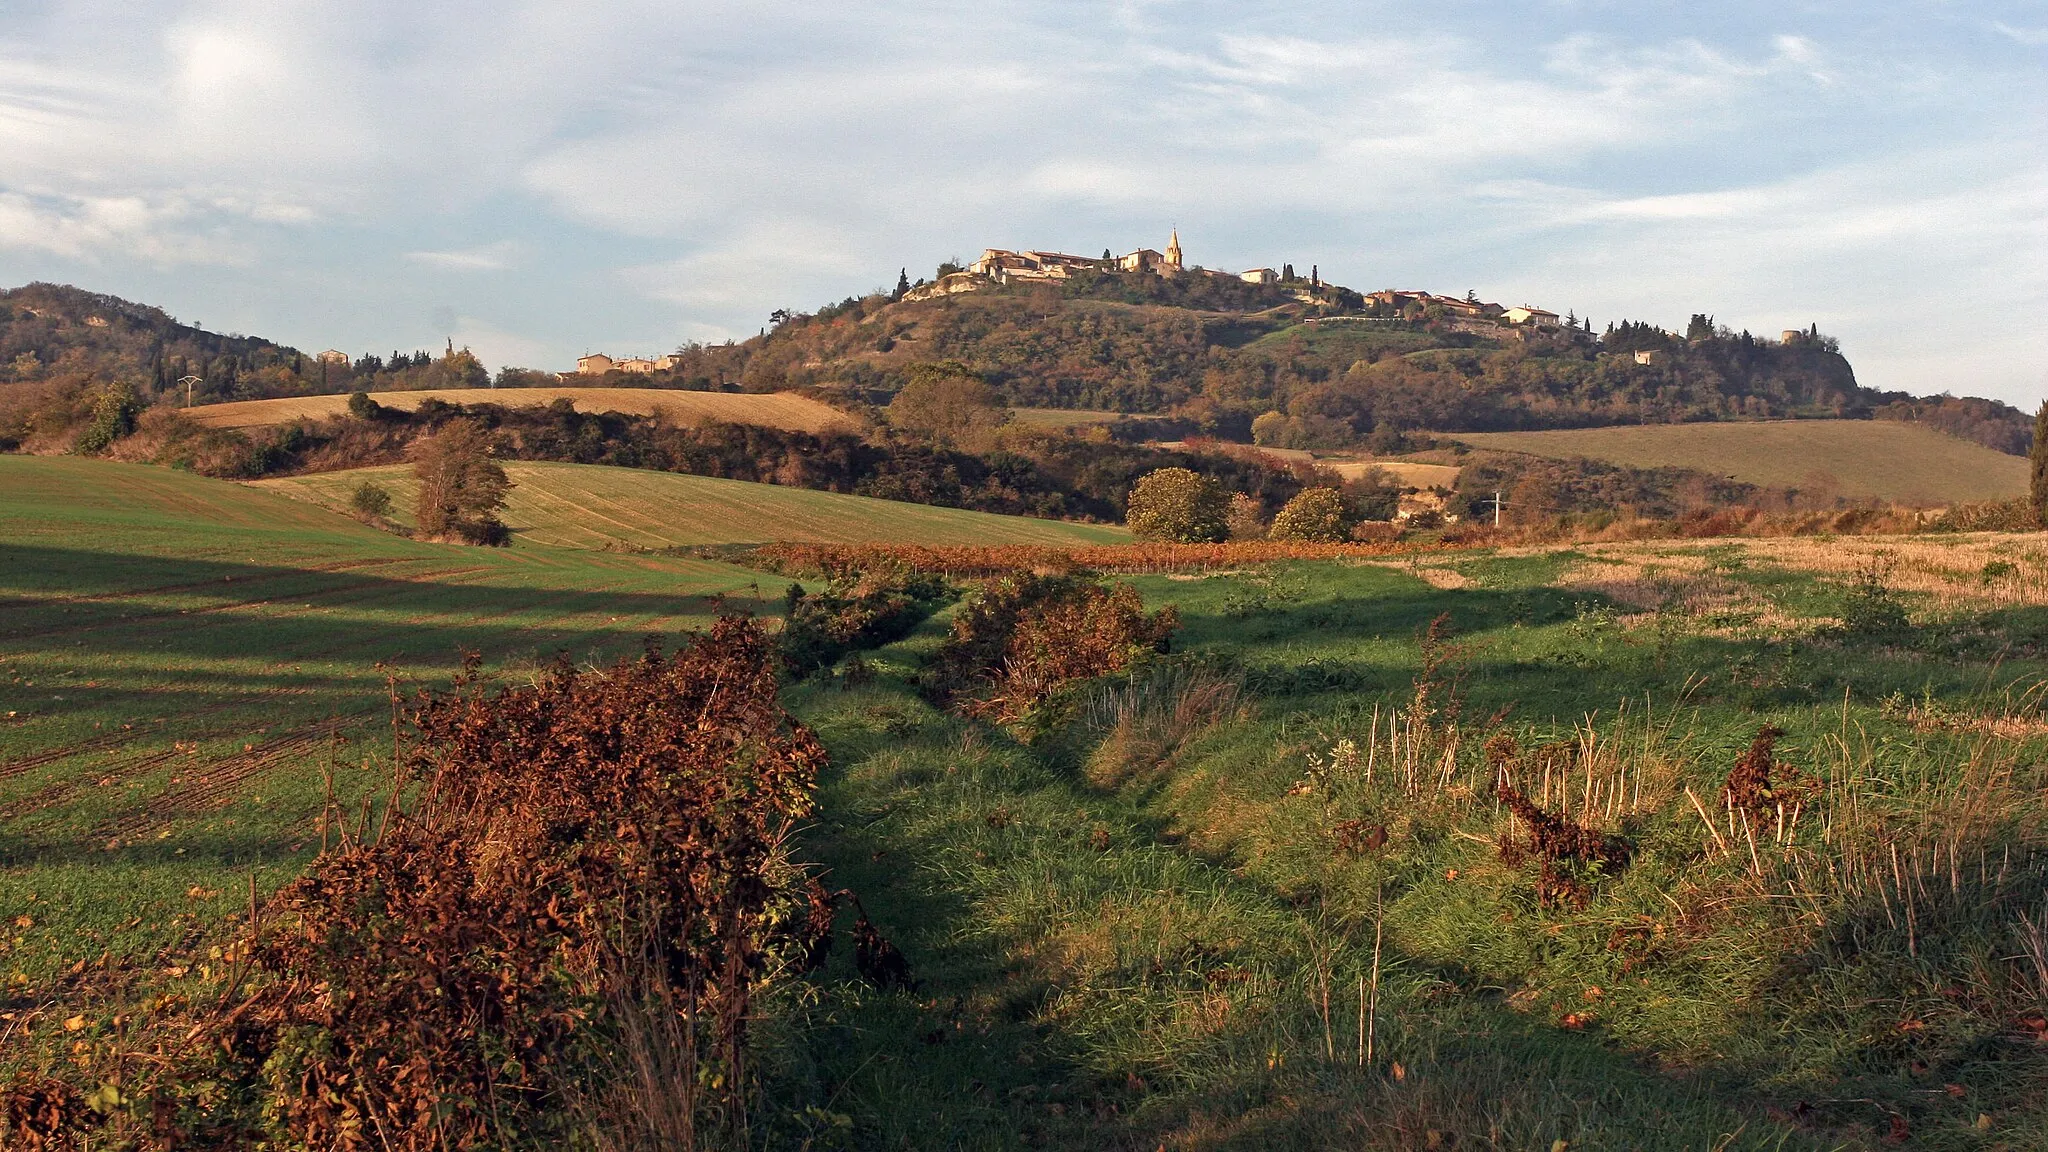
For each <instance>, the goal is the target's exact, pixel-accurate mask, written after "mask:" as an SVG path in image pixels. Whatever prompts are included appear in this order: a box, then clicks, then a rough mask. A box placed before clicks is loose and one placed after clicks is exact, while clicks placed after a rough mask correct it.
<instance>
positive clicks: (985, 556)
mask: <svg viewBox="0 0 2048 1152" xmlns="http://www.w3.org/2000/svg"><path fill="white" fill-rule="evenodd" d="M1488 542H1489V543H1490V542H1491V541H1488ZM1462 546H1463V547H1472V546H1474V545H1473V544H1465V545H1462ZM1458 547H1460V545H1457V544H1450V543H1439V542H1434V541H1408V542H1402V541H1398V540H1386V541H1377V542H1371V543H1359V542H1352V543H1328V544H1317V543H1308V542H1304V541H1289V540H1238V541H1232V542H1230V543H1227V544H1089V545H1081V546H1076V547H1068V548H1061V547H1052V546H1046V545H1023V544H1019V545H995V546H989V547H952V548H928V547H924V546H921V545H915V544H768V545H764V546H762V547H760V548H757V549H754V550H753V551H752V552H751V553H749V554H748V555H747V557H746V559H745V561H744V562H745V563H748V564H751V565H754V566H756V567H762V568H766V569H768V570H769V571H771V572H780V573H784V574H787V575H807V574H810V573H823V574H826V575H835V574H841V573H857V572H861V571H865V570H869V569H873V568H877V567H893V566H904V567H909V568H914V569H916V570H918V571H920V572H938V573H943V574H945V575H949V576H967V577H973V576H1005V575H1010V574H1012V573H1024V572H1030V573H1038V574H1041V575H1046V574H1059V573H1067V572H1074V571H1078V570H1081V569H1089V570H1093V571H1097V572H1182V571H1190V570H1205V569H1216V568H1237V567H1242V566H1245V565H1250V564H1269V563H1273V562H1276V561H1284V560H1347V559H1356V560H1370V559H1377V558H1379V557H1383V556H1399V555H1407V554H1410V553H1423V552H1441V551H1449V550H1455V549H1456V548H1458Z"/></svg>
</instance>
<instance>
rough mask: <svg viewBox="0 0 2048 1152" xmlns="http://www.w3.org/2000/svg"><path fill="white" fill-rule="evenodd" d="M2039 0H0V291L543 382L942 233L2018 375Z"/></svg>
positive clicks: (1973, 375)
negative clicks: (1837, 344) (40, 287)
mask: <svg viewBox="0 0 2048 1152" xmlns="http://www.w3.org/2000/svg"><path fill="white" fill-rule="evenodd" d="M2044 79H2048V3H2043V2H2039V0H2036V2H2028V3H2022V2H2018V0H2012V2H2001V0H1986V2H1981V3H1968V4H1965V3H1931V2H1930V3H1898V4H1884V5H1846V4H1803V3H1798V2H1796V0H1792V2H1779V3H1768V4H1766V3H1722V4H1715V5H1700V4H1677V3H1668V4H1667V3H1654V2H1650V3H1643V2H1638V3H1622V2H1612V3H1602V2H1594V0H1586V2H1572V0H1553V2H1545V0H1532V2H1525V3H1519V4H1482V3H1470V2H1468V3H1450V4H1432V5H1421V4H1414V3H1400V4H1384V5H1382V4H1371V3H1356V4H1258V3H1251V2H1246V0H1237V2H1230V3H1223V2H1219V3H1207V2H1199V0H1188V2H1166V0H1134V2H1126V3H1081V2H1045V3H1036V4H1010V3H1002V2H1000V0H995V2H983V3H978V4H972V5H963V4H957V3H936V2H934V3H870V4H865V5H859V6H852V5H822V4H817V3H806V4H783V3H777V2H773V0H768V2H763V0H752V2H748V3H733V4H701V3H696V4H693V3H675V2H659V0H641V2H617V0H582V2H579V3H574V4H571V3H566V2H556V3H544V4H522V3H517V2H513V0H498V2H492V3H455V2H450V3H433V2H418V0H415V2H411V3H404V2H397V0H390V2H382V3H352V2H347V0H331V2H327V3H301V2H296V0H260V2H256V0H237V2H210V3H173V2H158V3H153V4H149V5H137V4H135V3H133V0H8V2H7V3H6V4H4V5H0V284H7V285H12V284H18V283H22V282H25V281H28V280H32V279H48V280H60V281H68V282H71V283H76V284H79V285H81V286H85V287H89V288H93V289H96V290H99V291H106V292H112V293H115V294H118V295H122V296H127V297H130V298H134V299H139V300H144V301H147V302H151V303H156V304H160V305H162V306H164V307H165V308H167V309H168V310H169V311H171V312H172V313H173V314H174V315H177V316H178V317H179V318H181V319H184V320H188V321H195V322H198V323H202V324H204V325H206V326H207V327H209V328H213V329H216V330H221V331H237V332H245V333H250V334H260V335H265V336H269V337H272V338H274V339H278V340H282V341H286V342H288V343H293V344H297V345H299V346H301V347H304V348H309V349H312V348H324V347H328V346H334V347H339V348H343V349H345V350H348V351H351V352H362V351H388V350H390V349H391V348H393V347H403V348H408V349H410V348H415V347H429V346H438V345H439V344H440V343H441V342H442V340H443V338H444V337H449V336H452V337H453V338H454V339H455V340H456V342H457V343H467V344H470V345H472V346H473V347H475V348H476V349H477V350H478V351H479V352H480V353H482V354H483V356H484V358H485V359H486V361H487V362H490V363H492V364H494V365H496V364H504V363H518V364H526V365H531V366H535V367H546V368H556V369H560V368H566V367H569V366H570V365H571V363H572V362H573V360H574V358H575V356H576V355H578V354H579V353H581V352H583V351H585V350H590V349H596V350H606V351H610V352H612V353H613V354H615V355H617V354H628V353H658V352H660V351H664V350H667V349H669V348H673V347H675V346H676V345H677V344H679V343H681V342H683V341H686V340H693V339H699V340H718V339H724V338H727V337H729V336H745V335H749V334H751V333H753V332H754V331H755V330H756V329H757V328H759V327H760V325H761V324H763V323H764V322H765V319H766V317H767V314H768V312H769V311H771V310H772V309H775V308H780V307H790V308H810V307H815V306H816V305H818V304H821V303H824V302H827V301H830V300H836V299H838V298H840V297H843V296H846V295H849V294H855V293H860V292H864V291H868V290H871V289H875V288H878V287H883V286H886V285H888V284H891V283H893V282H894V280H895V275H896V270H897V268H898V267H899V266H904V265H908V266H909V267H910V269H911V275H912V276H913V277H914V276H917V275H919V274H925V275H929V274H930V270H931V268H932V267H933V266H934V265H936V264H937V263H938V262H939V261H940V260H942V259H945V258H947V257H949V256H956V255H957V256H966V257H971V256H973V255H974V254H976V253H977V252H978V251H979V250H980V249H981V248H983V247H988V246H997V247H1036V248H1057V249H1062V250H1067V251H1077V252H1084V253H1098V252H1100V251H1101V250H1102V249H1103V248H1113V249H1116V250H1118V251H1125V250H1128V249H1131V248H1135V247H1138V246H1141V245H1145V246H1153V247H1159V246H1163V243H1164V240H1165V236H1166V231H1167V229H1168V228H1169V227H1171V226H1174V225H1178V227H1179V228H1180V232H1181V239H1182V242H1183V244H1184V245H1185V247H1186V249H1187V254H1188V259H1189V260H1190V261H1193V262H1199V263H1202V264H1205V265H1208V266H1210V267H1222V268H1228V269H1232V270H1236V269H1240V268H1244V267H1250V266H1257V265H1276V266H1277V265H1278V264H1280V263H1282V262H1292V263H1294V264H1295V265H1297V266H1298V267H1301V268H1302V269H1303V270H1306V267H1307V266H1308V265H1310V264H1315V265H1318V266H1319V267H1320V268H1321V270H1322V273H1323V275H1324V276H1325V277H1326V278H1328V279H1332V280H1335V281H1337V282H1339V283H1344V284H1349V285H1351V286H1353V287H1357V288H1361V289H1367V290H1370V289H1374V288H1381V287H1389V286H1393V287H1403V288H1408V287H1424V288H1430V289H1434V290H1437V291H1443V292H1452V293H1460V294H1462V293H1463V292H1464V291H1465V290H1467V289H1475V290H1477V291H1478V292H1479V293H1480V295H1481V296H1482V297H1484V298H1487V299H1494V300H1499V301H1501V302H1503V303H1509V304H1515V303H1524V302H1527V303H1535V304H1540V305H1544V306H1547V307H1550V308H1553V309H1555V310H1557V311H1559V312H1564V311H1566V310H1567V309H1569V310H1573V311H1576V312H1577V313H1579V314H1580V315H1590V316H1592V317H1593V318H1594V320H1595V322H1596V323H1599V324H1604V323H1605V322H1606V321H1609V320H1615V319H1622V318H1630V319H1644V320H1651V321H1655V322H1657V323H1661V324H1663V325H1665V326H1667V327H1677V326H1682V325H1683V324H1684V322H1685V319H1686V317H1687V315H1688V314H1690V313H1692V312H1696V311H1703V312H1711V313H1713V314H1715V315H1716V317H1717V318H1718V319H1720V320H1721V321H1722V322H1724V323H1727V324H1729V325H1731V326H1733V327H1736V328H1748V329H1751V330H1754V331H1757V332H1769V333H1775V332H1777V331H1778V330H1779V329H1781V328H1788V327H1800V326H1804V325H1806V324H1809V323H1818V324H1819V325H1820V326H1821V328H1822V330H1823V331H1826V332H1830V333H1833V334H1835V335H1837V336H1839V337H1840V338H1841V340H1842V343H1843V348H1844V351H1845V352H1847V353H1848V354H1849V356H1850V358H1851V360H1852V361H1853V362H1854V363H1855V365H1856V366H1857V369H1858V373H1859V376H1860V378H1861V379H1862V380H1863V381H1864V382H1865V383H1866V384H1870V385H1873V386H1876V387H1883V388H1899V389H1907V390H1911V391H1916V392H1939V391H1944V390H1946V391H1953V392H1956V393H1959V394H1978V395H1990V396H1996V397H1999V398H2002V399H2006V400H2010V401H2012V402H2015V403H2019V404H2024V405H2027V406H2030V407H2031V406H2032V405H2033V404H2035V403H2038V402H2039V401H2040V400H2041V399H2042V398H2043V396H2044V394H2048V323H2044V319H2048V82H2044Z"/></svg>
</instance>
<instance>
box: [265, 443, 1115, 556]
mask: <svg viewBox="0 0 2048 1152" xmlns="http://www.w3.org/2000/svg"><path fill="white" fill-rule="evenodd" d="M505 471H506V473H507V474H508V475H509V476H511V478H512V481H513V483H514V485H516V486H515V487H514V488H513V489H512V491H511V493H510V495H509V504H508V506H507V508H506V510H505V513H504V517H505V522H506V524H508V525H509V526H510V527H511V528H512V531H513V533H514V535H515V537H516V539H518V540H522V541H530V542H532V543H535V544H547V545H553V546H557V547H565V548H607V547H616V546H619V545H627V546H631V547H638V548H664V547H671V546H678V545H695V544H754V543H766V542H768V541H777V540H781V541H801V542H807V543H828V544H860V543H870V542H886V543H907V544H1102V543H1115V542H1119V541H1123V540H1126V539H1128V538H1129V537H1128V535H1127V534H1126V533H1125V532H1124V530H1123V529H1121V528H1113V527H1107V526H1104V525H1096V524H1072V523H1067V522H1065V521H1059V520H1035V519H1031V518H1029V517H1024V516H998V515H994V514H991V513H987V512H967V511H962V510H960V509H957V508H938V507H933V506H931V505H926V504H908V503H904V502H902V501H897V500H875V499H870V498H868V497H865V496H846V495H841V494H839V493H835V492H814V491H811V490H809V489H805V488H784V487H780V486H778V485H773V484H750V483H747V482H745V481H740V480H720V479H715V478H713V477H708V476H685V475H681V474H679V473H674V472H651V471H646V470H643V469H637V468H608V467H603V466H599V465H593V464H549V463H529V462H523V461H515V462H511V463H508V464H506V465H505ZM365 481H374V482H375V483H377V484H379V485H381V486H383V487H384V488H386V489H387V490H389V491H390V493H391V494H392V497H393V518H394V519H395V520H396V521H397V522H398V523H400V524H403V525H408V526H409V525H410V524H411V508H412V503H413V500H414V494H415V492H416V491H417V487H416V484H415V482H414V480H413V478H412V471H411V469H410V468H408V467H404V466H397V467H386V468H360V469H352V470H350V471H346V472H323V473H318V474H316V475H311V476H293V477H289V478H285V479H278V480H261V481H257V482H256V484H255V485H254V486H255V487H259V488H266V489H269V490H270V491H273V492H277V493H280V494H283V495H287V496H292V497H296V498H299V499H303V500H308V501H311V502H313V503H315V504H318V505H321V506H323V507H327V508H333V509H342V508H345V507H346V506H347V503H348V498H349V494H350V493H351V492H353V491H354V490H355V488H356V487H357V486H358V485H359V484H362V483H363V482H365Z"/></svg>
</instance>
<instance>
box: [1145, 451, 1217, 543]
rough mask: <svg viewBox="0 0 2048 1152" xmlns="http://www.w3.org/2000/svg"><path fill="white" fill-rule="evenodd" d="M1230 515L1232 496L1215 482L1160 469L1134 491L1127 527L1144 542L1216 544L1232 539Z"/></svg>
mask: <svg viewBox="0 0 2048 1152" xmlns="http://www.w3.org/2000/svg"><path fill="white" fill-rule="evenodd" d="M1229 515H1230V505H1229V496H1228V494H1226V493H1225V492H1224V491H1223V488H1222V486H1221V485H1219V484H1217V483H1216V482H1215V481H1214V480H1211V479H1209V478H1208V477H1206V476H1203V475H1201V474H1200V473H1197V472H1193V471H1190V470H1188V469H1186V468H1160V469H1157V470H1155V471H1152V472H1148V473H1146V474H1145V475H1144V476H1142V477H1140V478H1139V479H1138V483H1137V486H1136V487H1135V488H1133V489H1131V498H1130V502H1129V504H1128V505H1127V508H1126V511H1125V514H1124V523H1125V524H1127V525H1129V527H1130V529H1131V531H1132V532H1133V533H1134V534H1136V535H1137V537H1138V538H1139V539H1140V540H1163V541H1168V542H1171V543H1175V544H1204V543H1211V544H1212V543H1217V542H1220V541H1223V540H1227V539H1229V538H1230V523H1229Z"/></svg>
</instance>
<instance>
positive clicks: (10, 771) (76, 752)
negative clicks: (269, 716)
mask: <svg viewBox="0 0 2048 1152" xmlns="http://www.w3.org/2000/svg"><path fill="white" fill-rule="evenodd" d="M304 691H305V690H304V689H284V690H281V691H278V692H273V693H270V694H269V695H271V696H279V695H287V696H297V695H301V694H302V693H303V692H304ZM251 702H252V701H251V700H250V698H249V697H246V696H239V697H234V698H231V699H227V700H216V701H214V702H213V703H211V704H205V705H201V706H200V707H197V708H193V709H190V710H189V711H186V712H184V713H182V714H181V716H180V719H184V720H190V719H194V718H197V717H200V716H211V715H213V714H214V713H216V712H222V711H225V710H227V709H229V708H233V707H235V706H236V705H238V704H248V703H251ZM226 734H227V733H225V732H207V733H200V734H196V735H193V736H191V737H190V739H192V740H211V739H214V738H216V737H218V736H223V735H226ZM154 735H161V733H156V732H142V733H136V732H132V731H120V732H108V733H106V734H105V735H101V736H95V737H93V738H92V739H90V740H81V741H79V742H78V743H76V744H66V745H64V746H63V747H61V748H51V749H48V750H45V751H42V752H37V753H34V754H32V755H28V756H24V757H22V758H21V759H19V760H10V761H8V762H7V763H5V764H0V783H4V782H6V781H8V780H12V779H13V778H15V777H16V776H19V775H21V774H22V773H24V772H29V771H33V770H34V769H37V768H40V767H42V766H43V765H45V764H50V763H54V762H56V761H58V760H68V759H70V758H71V757H73V756H86V755H90V754H91V753H94V752H103V751H107V750H109V749H113V748H118V747H120V746H121V745H122V744H127V743H133V742H134V741H136V740H139V739H146V738H148V737H150V736H154ZM24 799H27V798H26V797H25V798H24ZM15 803H17V804H19V803H21V801H19V800H17V801H15Z"/></svg>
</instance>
